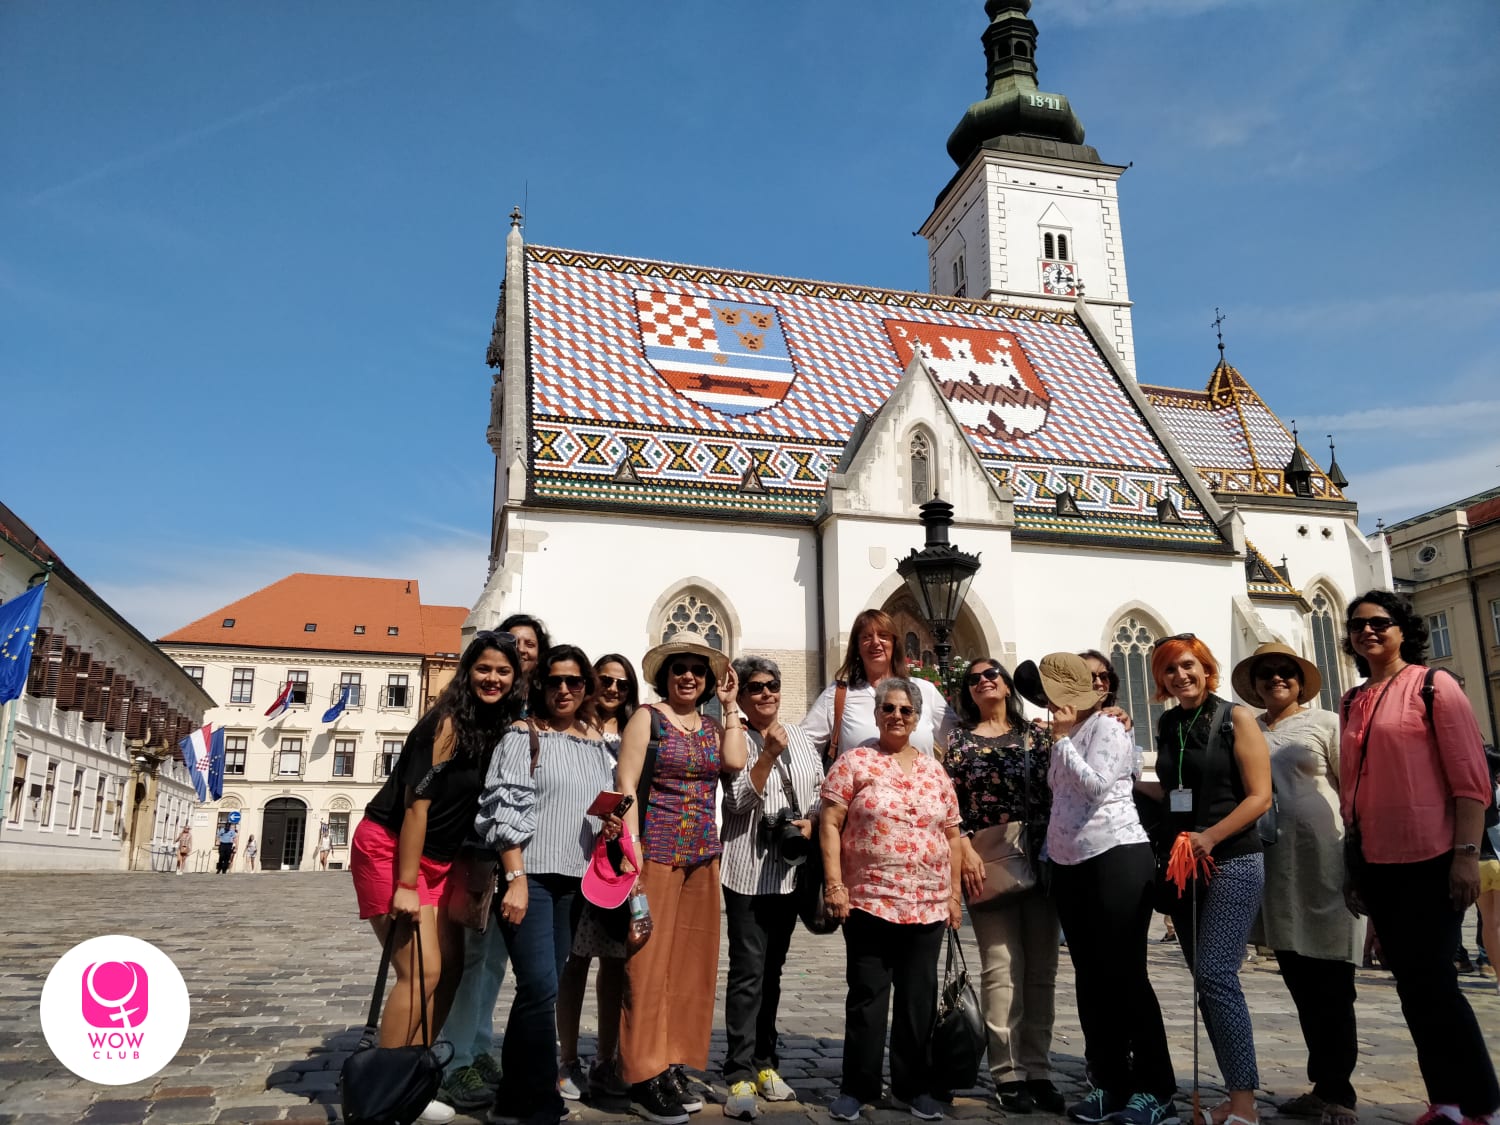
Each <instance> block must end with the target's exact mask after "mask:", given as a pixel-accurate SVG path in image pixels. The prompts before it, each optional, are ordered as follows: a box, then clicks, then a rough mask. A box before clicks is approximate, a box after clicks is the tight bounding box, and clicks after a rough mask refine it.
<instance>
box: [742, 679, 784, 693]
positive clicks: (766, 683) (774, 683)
mask: <svg viewBox="0 0 1500 1125" xmlns="http://www.w3.org/2000/svg"><path fill="white" fill-rule="evenodd" d="M780 690H781V681H780V680H751V681H750V682H749V683H748V684H746V685H745V694H746V695H765V694H766V692H770V693H771V694H772V695H775V694H776V693H777V692H779V691H780Z"/></svg>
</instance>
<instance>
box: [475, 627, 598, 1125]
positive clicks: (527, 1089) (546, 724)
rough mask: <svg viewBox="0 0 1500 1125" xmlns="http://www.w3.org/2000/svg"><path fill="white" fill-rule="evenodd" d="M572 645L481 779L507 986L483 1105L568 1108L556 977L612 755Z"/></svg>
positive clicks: (546, 674)
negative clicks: (587, 707)
mask: <svg viewBox="0 0 1500 1125" xmlns="http://www.w3.org/2000/svg"><path fill="white" fill-rule="evenodd" d="M595 682H596V680H595V675H594V669H593V666H592V665H590V663H589V660H588V657H587V656H585V655H584V654H583V652H582V650H581V649H579V648H577V647H575V646H573V645H556V646H554V647H553V648H552V649H551V650H549V651H548V653H547V655H546V656H545V657H544V658H543V659H542V661H541V663H539V664H538V666H537V672H536V674H534V675H533V676H532V678H531V713H530V717H529V718H528V719H526V720H523V721H522V722H519V723H517V724H516V725H515V726H513V727H512V728H511V729H510V731H509V732H508V733H507V734H506V736H505V738H504V739H503V740H502V741H501V743H500V749H499V751H498V752H497V753H496V754H495V756H494V759H493V761H492V762H491V763H490V770H489V775H488V776H487V777H486V779H485V790H484V796H483V797H482V798H481V800H480V804H479V817H478V820H477V827H478V829H479V832H480V834H481V835H482V836H483V837H484V838H485V840H486V842H488V844H489V845H490V847H492V848H494V849H495V850H496V851H498V852H499V853H500V863H501V866H502V867H503V868H504V869H505V897H504V898H503V900H502V901H501V904H500V919H501V921H502V922H503V923H504V924H505V926H506V944H507V946H508V947H509V949H510V961H511V965H512V967H513V968H514V971H515V978H516V995H515V999H514V1000H513V1001H512V1002H511V1006H510V1018H509V1019H508V1020H507V1021H506V1027H505V1040H504V1045H503V1047H502V1049H501V1068H502V1071H503V1076H502V1078H501V1080H500V1087H499V1089H498V1090H496V1092H495V1107H494V1110H493V1114H495V1115H498V1116H504V1117H519V1118H529V1119H531V1120H532V1121H535V1122H543V1121H549V1120H550V1121H558V1120H561V1119H562V1118H563V1117H564V1116H566V1110H565V1107H564V1104H563V1099H562V1097H561V1096H560V1094H559V1091H558V1087H557V1082H556V1078H555V1076H556V1074H557V1073H558V1065H557V1045H556V1044H557V1033H556V1027H557V979H558V975H559V974H560V973H561V971H562V967H563V963H564V962H565V961H566V960H567V957H568V951H569V950H570V949H571V948H572V945H573V928H572V916H573V904H574V900H575V899H576V897H577V895H578V889H579V884H580V882H581V881H582V878H583V872H584V869H585V868H586V867H587V866H588V862H589V857H590V854H591V852H592V850H593V845H594V837H595V835H596V834H597V833H598V832H599V831H600V829H601V825H600V822H599V821H598V819H597V818H595V817H591V816H588V815H587V812H586V810H587V809H588V807H589V805H591V804H592V803H593V801H594V798H595V797H597V796H598V794H599V792H600V791H601V790H605V789H611V788H613V787H614V777H615V774H614V758H613V756H612V755H611V754H610V752H609V750H608V748H607V747H606V746H605V743H604V740H603V738H602V737H601V736H600V733H599V730H598V728H597V727H595V726H594V725H593V724H592V723H591V722H589V721H588V720H587V719H585V718H583V717H582V715H581V714H580V708H581V706H582V704H583V703H584V702H585V701H586V700H587V699H588V697H589V696H590V695H592V694H593V693H594V686H595Z"/></svg>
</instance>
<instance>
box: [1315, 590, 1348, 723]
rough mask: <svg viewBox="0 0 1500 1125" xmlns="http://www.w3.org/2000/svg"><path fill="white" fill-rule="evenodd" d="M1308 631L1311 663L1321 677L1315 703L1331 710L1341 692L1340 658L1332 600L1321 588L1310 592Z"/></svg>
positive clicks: (1336, 705) (1334, 706) (1335, 707)
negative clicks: (1310, 643) (1321, 686)
mask: <svg viewBox="0 0 1500 1125" xmlns="http://www.w3.org/2000/svg"><path fill="white" fill-rule="evenodd" d="M1308 630H1309V632H1311V633H1312V639H1313V663H1314V664H1316V665H1317V666H1318V673H1319V674H1320V675H1321V676H1322V677H1323V690H1322V691H1320V692H1318V706H1319V707H1321V708H1323V709H1324V710H1325V711H1333V710H1336V709H1337V708H1338V705H1339V697H1340V696H1342V695H1343V694H1344V683H1343V676H1342V674H1341V672H1342V669H1343V661H1342V660H1340V659H1339V645H1338V625H1337V624H1336V623H1335V620H1334V613H1333V603H1332V602H1330V601H1329V600H1328V596H1327V595H1326V594H1324V593H1323V592H1322V591H1319V592H1318V593H1317V594H1314V595H1313V600H1312V616H1311V617H1310V618H1309V620H1308Z"/></svg>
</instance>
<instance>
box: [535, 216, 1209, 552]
mask: <svg viewBox="0 0 1500 1125" xmlns="http://www.w3.org/2000/svg"><path fill="white" fill-rule="evenodd" d="M525 271H526V272H525V293H526V303H525V308H526V329H527V334H526V357H527V374H528V376H529V391H530V421H531V443H530V444H531V457H530V466H529V469H530V472H529V477H530V487H531V490H532V495H533V497H534V498H535V499H538V500H543V501H552V502H557V503H576V504H580V505H588V506H590V507H598V506H610V507H625V508H630V509H636V510H640V509H646V510H662V511H667V510H671V511H675V512H677V513H680V514H688V513H693V514H713V515H721V516H735V517H739V518H752V519H754V518H760V519H766V520H772V521H777V522H786V521H789V520H790V521H796V520H801V519H808V518H811V517H812V515H813V514H814V513H815V512H816V510H817V508H818V506H819V503H820V502H821V500H822V498H823V495H824V491H825V488H826V484H827V479H828V474H829V473H830V471H832V470H833V468H834V466H835V465H836V464H837V463H838V460H839V457H840V455H841V453H842V451H843V448H844V443H845V442H846V440H847V439H848V437H849V435H850V433H851V431H852V430H853V429H854V425H855V422H856V420H857V419H858V418H859V417H860V416H861V415H862V414H873V413H874V412H875V411H877V410H878V409H879V408H880V406H881V404H882V403H884V402H885V400H886V399H887V398H888V397H889V395H890V393H891V391H892V390H893V388H894V387H895V385H896V382H897V380H898V379H899V378H900V377H901V374H902V372H903V370H904V369H905V368H906V366H907V364H908V362H909V361H910V359H911V357H912V355H913V354H914V353H916V354H920V355H921V356H922V357H923V360H924V362H925V364H926V365H927V367H928V369H929V370H930V371H931V372H932V374H933V376H934V378H935V380H936V381H937V383H938V385H939V387H940V389H941V391H942V393H943V394H944V396H945V397H946V398H947V399H948V401H949V402H950V403H951V405H952V406H953V408H954V412H955V414H956V416H957V417H958V419H959V421H960V423H961V425H962V427H963V429H964V432H965V434H966V436H967V437H968V439H969V441H970V442H971V443H972V445H973V448H974V451H975V452H976V454H977V455H978V457H979V460H980V461H981V462H982V464H983V465H984V466H985V468H986V469H987V470H988V471H989V472H990V473H992V474H993V475H994V477H995V478H996V480H997V482H999V483H1001V484H1004V485H1007V486H1009V488H1010V489H1011V490H1012V491H1013V493H1014V499H1015V512H1016V530H1017V534H1018V535H1025V534H1027V533H1033V534H1037V535H1044V536H1047V537H1049V538H1053V537H1066V538H1074V539H1083V540H1090V541H1096V542H1105V541H1125V542H1129V543H1133V544H1137V545H1140V546H1173V547H1178V548H1181V547H1184V546H1186V547H1191V548H1196V549H1206V550H1211V551H1222V550H1227V545H1226V543H1225V540H1224V538H1223V536H1222V534H1221V533H1220V531H1219V529H1218V528H1217V527H1215V525H1214V524H1213V522H1212V521H1211V520H1209V519H1208V518H1207V517H1206V516H1205V514H1204V512H1203V511H1202V509H1201V508H1200V507H1199V505H1198V502H1197V500H1196V499H1195V497H1194V495H1193V492H1192V489H1191V488H1190V487H1189V485H1188V483H1187V481H1186V480H1184V478H1183V476H1182V473H1181V472H1179V470H1178V468H1177V467H1176V466H1175V465H1174V464H1173V462H1172V460H1171V457H1170V456H1169V455H1168V453H1167V451H1166V449H1165V448H1164V447H1163V445H1162V443H1161V441H1160V440H1159V439H1158V438H1157V436H1156V434H1155V433H1154V432H1153V431H1152V429H1151V426H1150V424H1149V423H1148V422H1147V420H1146V418H1145V417H1144V415H1143V413H1142V412H1141V410H1139V409H1138V408H1137V407H1136V405H1135V403H1134V401H1133V400H1132V399H1131V397H1130V395H1129V394H1128V393H1127V392H1126V390H1125V388H1124V386H1123V385H1122V383H1121V379H1120V376H1118V375H1117V374H1116V373H1115V372H1114V371H1113V369H1112V368H1111V367H1110V366H1109V364H1108V363H1107V362H1106V360H1105V358H1104V356H1103V355H1102V354H1101V353H1100V351H1099V349H1098V347H1097V346H1096V345H1095V343H1094V341H1093V340H1092V339H1091V338H1090V336H1089V333H1088V331H1087V330H1086V328H1085V327H1084V325H1083V324H1082V323H1081V321H1080V320H1079V318H1078V317H1077V316H1076V315H1074V314H1073V313H1072V312H1066V311H1055V310H1046V309H1039V308H1028V307H1024V306H1017V305H1003V304H997V303H993V302H988V301H974V300H966V299H963V298H953V297H943V296H935V295H931V294H924V293H905V292H896V291H891V290H883V289H870V288H863V287H859V286H852V285H840V284H833V283H823V282H814V281H799V280H792V279H787V278H779V277H772V276H766V275H760V274H749V273H738V272H732V271H727V270H715V269H705V268H699V267H692V266H682V265H673V264H670V263H665V262H654V261H647V260H640V259H631V258H619V257H609V256H602V255H592V254H586V253H579V252H573V251H567V250H558V249H551V248H547V247H538V246H528V247H527V248H526V251H525ZM1064 491H1067V492H1069V493H1070V495H1071V496H1072V498H1073V499H1074V500H1075V501H1076V503H1077V509H1078V514H1077V515H1070V514H1066V513H1060V512H1059V504H1058V503H1057V500H1056V497H1057V495H1058V494H1059V493H1061V492H1064ZM1163 501H1169V502H1170V503H1168V504H1165V505H1164V504H1163Z"/></svg>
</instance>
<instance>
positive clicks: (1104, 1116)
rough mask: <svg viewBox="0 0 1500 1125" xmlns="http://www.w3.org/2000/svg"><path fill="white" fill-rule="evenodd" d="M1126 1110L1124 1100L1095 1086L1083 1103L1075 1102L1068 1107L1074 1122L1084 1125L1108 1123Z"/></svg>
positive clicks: (1086, 1095)
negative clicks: (1080, 1122)
mask: <svg viewBox="0 0 1500 1125" xmlns="http://www.w3.org/2000/svg"><path fill="white" fill-rule="evenodd" d="M1124 1108H1125V1099H1124V1098H1120V1097H1115V1096H1113V1095H1111V1094H1108V1093H1106V1092H1105V1091H1103V1090H1101V1089H1099V1087H1097V1086H1095V1087H1094V1088H1093V1089H1092V1090H1090V1091H1089V1092H1088V1093H1087V1094H1085V1095H1084V1098H1083V1101H1081V1102H1074V1103H1073V1104H1072V1105H1070V1106H1069V1107H1068V1116H1069V1117H1071V1118H1072V1119H1073V1120H1074V1121H1082V1122H1084V1125H1099V1122H1101V1121H1108V1120H1109V1119H1110V1118H1111V1117H1113V1116H1114V1115H1115V1114H1117V1113H1119V1112H1120V1111H1121V1110H1122V1109H1124Z"/></svg>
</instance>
